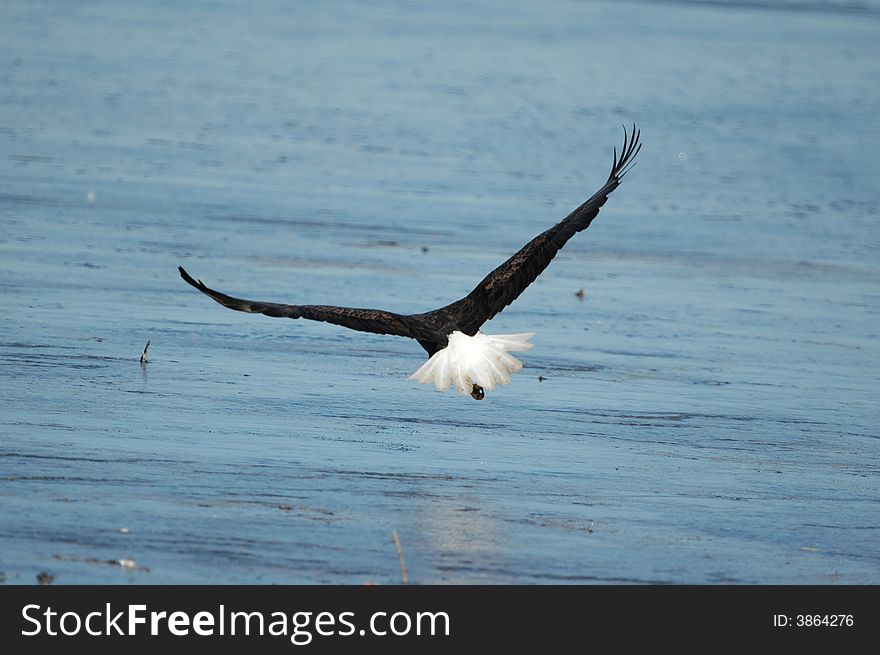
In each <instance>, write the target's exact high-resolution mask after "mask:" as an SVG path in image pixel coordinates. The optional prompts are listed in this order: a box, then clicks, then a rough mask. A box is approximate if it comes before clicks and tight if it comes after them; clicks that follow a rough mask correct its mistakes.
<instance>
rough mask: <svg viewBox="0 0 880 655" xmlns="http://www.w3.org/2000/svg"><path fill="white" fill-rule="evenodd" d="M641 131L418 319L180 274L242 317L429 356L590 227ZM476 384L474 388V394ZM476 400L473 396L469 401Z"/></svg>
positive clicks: (515, 292) (487, 315) (507, 299)
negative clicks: (479, 273) (383, 342)
mask: <svg viewBox="0 0 880 655" xmlns="http://www.w3.org/2000/svg"><path fill="white" fill-rule="evenodd" d="M639 136H640V132H639V131H638V130H637V129H636V127H635V125H633V131H632V133H631V134H627V133H626V131H624V140H623V149H622V150H621V152H620V157H619V158H618V156H617V150H616V149H615V151H614V162H613V164H612V167H611V174H610V175H609V176H608V180H607V181H606V182H605V184H604V185H603V186H602V188H601V189H599V190H598V191H597V192H596V193H594V194H593V196H592V197H590V199H589V200H587V201H586V202H584V203H583V204H582V205H581V206H580V207H578V208H577V209H575V210H574V211H573V212H571V213H570V214H569V215H568V216H566V217H565V218H564V219H563V220H561V221H560V222H559V223H557V224H556V225H554V226H553V227H551V228H550V229H549V230H547V231H546V232H543V233H541V234H539V235H538V236H537V237H535V238H534V239H532V240H531V241H529V243H527V244H526V245H525V246H524V247H523V248H522V249H521V250H520V251H519V252H517V253H516V254H515V255H513V256H512V257H511V258H510V259H508V260H507V261H506V262H504V263H503V264H501V266H499V267H498V268H496V269H495V270H494V271H492V272H491V273H489V274H488V275H487V276H486V277H485V278H484V279H483V280H482V281H481V282H480V283H479V284H478V285H477V286H476V287H475V288H474V290H473V291H471V292H470V293H469V294H468V295H467V296H465V297H464V298H462V299H461V300H457V301H455V302H454V303H452V304H450V305H447V306H445V307H441V308H440V309H435V310H433V311H429V312H425V313H423V314H408V315H405V314H395V313H393V312H387V311H384V310H381V309H356V308H352V307H334V306H329V305H285V304H281V303H272V302H261V301H256V300H245V299H242V298H234V297H232V296H227V295H226V294H224V293H220V292H219V291H215V290H213V289H210V288H209V287H207V286H206V285H205V284H204V283H203V282H202V281H201V280H198V281H197V280H195V279H193V278H192V277H191V276H190V275H189V274H188V273H187V272H186V271H185V270H184V269H183V267H179V270H180V275H181V276H182V277H183V279H184V280H186V281H187V282H188V283H189V284H191V285H192V286H194V287H195V288H196V289H198V290H199V291H201V292H202V293H204V294H207V295H209V296H211V298H213V299H214V300H216V301H217V302H218V303H220V304H221V305H224V306H225V307H229V308H230V309H235V310H237V311H242V312H251V313H258V314H265V315H266V316H275V317H284V318H305V319H309V320H313V321H325V322H327V323H333V324H335V325H341V326H343V327H347V328H351V329H353V330H359V331H361V332H374V333H378V334H391V335H395V336H401V337H409V338H411V339H415V340H416V341H418V342H419V344H421V346H422V347H423V348H424V349H425V350H426V351H427V353H428V356H429V357H430V356H432V355H434V354H435V353H437V352H439V351H441V350H443V349H444V348H446V346H447V343H448V337H449V335H450V334H452V333H453V332H456V331H458V332H462V333H464V334H466V335H468V336H473V335H475V334H476V333H477V331H478V330H479V328H480V326H481V325H483V323H485V322H486V321H488V320H489V319H491V318H492V317H494V316H495V315H496V314H498V313H499V312H500V311H501V310H503V309H504V308H505V307H507V305H509V304H510V303H512V302H513V301H514V300H515V299H516V298H517V297H518V296H519V295H520V294H521V293H522V292H523V291H524V290H525V289H526V287H528V286H529V285H530V284H531V283H532V282H534V280H535V279H536V278H537V277H538V275H540V274H541V272H542V271H543V270H544V269H545V268H547V266H548V264H550V261H551V260H552V259H553V257H554V256H555V255H556V253H557V252H559V250H560V248H562V247H563V246H564V245H565V244H566V242H567V241H568V240H569V239H570V238H571V237H572V236H574V235H575V234H576V233H577V232H580V231H582V230H585V229H586V228H587V227H589V226H590V223H592V221H593V219H594V218H596V216H597V215H598V213H599V210H600V209H601V208H602V206H603V205H604V204H605V202H606V201H607V200H608V196H609V195H610V194H611V192H612V191H614V189H616V188H617V187H618V185H619V184H620V180H621V179H622V178H623V176H624V175H625V174H626V172H627V171H628V170H629V168H630V167H631V166H632V164H633V163H634V161H633V160H634V157H635V156H636V154H638V152H639V150H640V149H641V145H640V143H639ZM478 386H479V385H476V384H475V385H474V387H475V389H476V388H477V387H478ZM480 394H481V395H480V397H482V391H480ZM474 397H477V396H474Z"/></svg>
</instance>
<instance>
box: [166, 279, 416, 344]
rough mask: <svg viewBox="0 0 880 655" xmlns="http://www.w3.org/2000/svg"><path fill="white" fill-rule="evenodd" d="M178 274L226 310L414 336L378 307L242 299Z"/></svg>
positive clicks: (398, 318)
mask: <svg viewBox="0 0 880 655" xmlns="http://www.w3.org/2000/svg"><path fill="white" fill-rule="evenodd" d="M178 270H179V271H180V276H181V277H182V278H183V279H184V280H186V281H187V282H188V283H189V284H191V285H192V286H194V287H195V288H196V289H198V290H199V291H201V292H202V293H204V294H206V295H208V296H211V298H213V299H214V300H216V301H217V302H218V303H220V304H221V305H223V306H224V307H229V309H235V310H237V311H240V312H250V313H253V314H265V315H266V316H277V317H282V318H307V319H310V320H312V321H324V322H326V323H334V324H335V325H341V326H343V327H347V328H351V329H352V330H360V331H361V332H375V333H377V334H393V335H396V336H401V337H411V338H416V337H415V336H414V335H413V334H411V332H410V327H409V325H408V324H407V321H406V318H405V317H404V316H401V315H400V314H393V313H392V312H385V311H382V310H381V309H355V308H353V307H332V306H325V305H283V304H280V303H273V302H260V301H257V300H244V299H243V298H233V297H232V296H227V295H226V294H225V293H220V292H219V291H214V289H211V288H209V287H207V286H205V284H204V283H203V282H202V281H201V280H194V279H193V278H192V277H191V276H190V274H189V273H187V272H186V271H185V270H184V269H183V267H182V266H178Z"/></svg>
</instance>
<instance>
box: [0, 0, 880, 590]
mask: <svg viewBox="0 0 880 655" xmlns="http://www.w3.org/2000/svg"><path fill="white" fill-rule="evenodd" d="M878 31H880V12H878V10H877V8H876V6H875V5H871V4H860V3H837V4H827V3H820V4H813V3H793V2H783V3H755V4H754V6H750V7H747V8H743V7H741V6H727V5H724V4H720V3H718V4H714V3H688V2H684V3H667V2H662V3H661V2H647V3H637V2H633V3H626V4H621V3H600V2H596V3H593V2H554V3H550V4H541V6H540V7H539V6H538V5H537V3H523V4H521V5H515V4H513V3H506V2H505V3H497V4H496V3H480V4H479V6H475V5H474V4H473V3H455V2H446V3H442V4H437V3H430V4H428V5H423V4H420V3H383V4H379V3H370V5H369V7H367V6H366V5H365V4H364V3H355V2H352V3H350V4H343V3H334V4H333V5H332V6H330V5H326V4H323V3H322V4H320V5H319V4H308V5H305V6H300V5H293V4H292V3H286V2H277V3H271V2H258V3H249V4H247V5H244V4H238V3H232V2H224V1H219V2H213V3H210V4H208V3H205V4H203V3H166V4H163V3H148V4H144V3H134V2H131V3H91V2H77V3H69V2H62V1H60V0H59V1H57V2H42V3H33V2H29V1H27V2H25V1H22V2H15V1H9V0H7V1H6V2H4V3H3V4H2V7H0V289H2V291H0V313H2V316H3V319H2V330H0V436H2V449H0V454H2V457H0V579H2V580H5V581H6V582H8V583H27V584H29V583H33V582H35V581H36V575H37V574H38V573H40V572H43V571H45V572H48V573H50V574H52V575H55V576H56V578H55V580H56V582H57V583H81V582H102V583H160V582H161V583H168V582H185V583H209V582H210V583H216V582H229V583H249V582H278V583H300V582H334V583H355V584H360V583H363V582H379V583H394V582H397V581H399V579H400V572H399V568H398V561H397V555H396V552H395V548H394V545H393V544H392V541H391V532H392V530H396V531H397V532H398V534H399V535H400V538H401V541H402V543H403V549H404V553H405V556H406V560H407V565H408V567H409V571H410V576H411V578H412V579H413V580H414V581H416V582H419V583H447V582H463V583H488V582H500V583H513V582H525V583H532V582H589V581H597V582H606V581H609V582H630V581H631V582H672V583H682V582H687V583H715V582H736V583H756V582H764V583H856V582H862V583H875V584H876V583H880V539H878V536H880V535H878V530H880V512H878V500H880V488H878V472H880V460H878V445H880V442H878V437H880V434H878V422H880V421H878V418H880V417H878V410H877V388H878V383H880V379H878V378H880V375H878V367H877V364H878V361H880V358H878V356H880V339H878V306H880V267H878V264H877V252H878V250H880V226H878V218H880V217H878V206H880V190H878V185H877V178H876V175H877V170H878V164H880V161H878V155H877V152H878V145H880V139H878V132H880V128H878V123H877V120H876V116H877V115H878V114H880V91H878V89H880V67H878V61H880V39H877V34H878ZM632 121H637V122H638V123H639V125H640V127H641V128H642V131H643V132H642V134H643V141H644V144H645V145H644V148H643V150H642V153H641V155H640V162H639V164H638V166H636V168H635V169H634V170H633V172H632V173H631V175H630V176H628V177H627V178H626V180H625V182H624V184H623V186H622V187H621V188H620V189H619V190H618V191H617V192H616V193H615V195H614V196H613V197H612V198H611V200H610V201H609V203H608V204H607V205H606V207H605V209H604V210H603V212H602V214H601V216H600V218H599V219H598V220H597V221H596V222H595V223H594V225H593V226H592V227H591V228H590V229H589V230H588V231H587V232H585V233H583V234H580V235H578V236H577V237H576V238H575V239H574V240H573V241H572V242H570V243H569V245H568V246H567V247H566V248H565V249H564V250H563V251H562V253H561V254H560V256H559V257H558V258H557V259H556V260H555V261H554V263H553V264H552V265H551V267H550V268H549V269H548V271H547V272H546V273H545V274H544V275H543V276H542V277H541V278H540V279H539V280H538V282H537V283H536V284H534V285H533V286H532V287H531V288H530V289H529V290H528V291H527V292H526V293H525V294H524V295H523V296H522V297H521V298H520V299H519V300H518V301H517V302H516V303H515V304H514V305H513V306H512V307H510V308H508V309H507V310H506V311H505V312H504V313H502V314H501V315H499V316H498V317H497V318H496V319H494V320H493V321H492V322H491V323H490V324H489V325H488V326H487V328H486V329H487V330H489V331H493V332H496V333H498V332H501V333H503V332H525V331H536V332H537V336H536V337H535V339H534V342H535V344H536V347H535V348H534V349H533V350H532V351H531V352H529V353H526V354H524V356H523V358H522V359H523V361H524V362H525V366H526V368H525V369H524V370H523V371H522V372H520V373H518V374H517V375H515V376H514V379H513V382H512V383H511V384H510V385H508V386H507V387H504V388H501V389H499V390H496V391H495V392H492V393H490V394H488V395H487V399H486V400H485V401H483V402H481V403H477V402H474V401H472V400H471V399H470V398H461V397H459V396H456V395H455V394H454V393H447V394H441V393H439V392H436V391H434V390H432V389H430V388H427V387H423V386H420V385H417V384H416V383H414V382H411V381H407V380H406V377H407V375H409V374H410V373H411V372H412V371H414V370H415V369H416V368H417V367H418V366H419V365H420V363H421V362H422V361H423V357H424V353H423V351H422V350H421V348H420V347H419V346H418V344H416V343H415V342H414V341H409V340H404V339H399V338H393V337H382V336H378V335H368V334H359V333H354V332H349V331H347V330H343V329H341V328H337V327H333V326H328V325H324V324H319V323H310V322H306V321H295V322H294V321H282V320H278V319H268V318H266V317H262V316H248V315H244V314H239V313H235V312H231V311H228V310H226V309H223V308H222V307H220V306H219V305H216V304H214V303H212V302H211V301H210V300H208V299H207V298H205V297H203V296H201V295H199V294H198V293H197V292H195V291H194V290H193V289H191V288H189V287H187V286H186V285H184V284H183V283H182V281H181V280H180V279H179V277H178V276H177V272H176V267H177V265H178V264H184V265H185V266H186V267H187V268H188V269H189V270H190V272H192V273H193V274H194V275H196V276H198V277H201V278H203V279H204V280H205V281H206V282H208V283H209V284H212V285H214V286H216V287H217V288H220V289H222V290H225V291H229V292H232V293H238V294H241V295H244V296H248V297H256V298H260V299H265V300H279V301H287V302H297V303H312V304H324V303H326V304H342V305H353V306H366V307H380V308H386V309H390V310H394V311H399V312H406V313H409V312H418V311H425V310H428V309H432V308H434V307H437V306H440V305H442V304H446V303H448V302H450V301H451V300H454V299H456V298H459V297H461V296H463V295H464V294H465V293H467V292H468V291H469V290H470V289H471V288H472V286H473V285H474V284H475V283H476V282H477V281H478V280H479V279H480V278H481V277H482V276H483V275H484V274H485V273H486V272H488V271H489V270H491V269H492V268H493V267H494V266H496V265H497V264H498V263H500V262H501V261H502V260H503V259H505V258H506V257H507V256H508V255H510V254H511V253H512V252H514V251H515V250H516V249H518V248H519V247H520V246H521V245H522V244H523V243H525V242H526V241H527V240H529V239H530V238H531V237H533V236H534V235H535V234H537V233H538V232H540V231H542V230H544V229H545V228H546V227H548V226H549V225H551V224H552V223H553V222H555V221H556V220H557V219H558V218H560V217H561V216H563V215H565V214H566V213H567V212H568V211H569V210H570V209H571V208H572V207H574V206H576V205H577V204H579V203H580V202H581V201H582V200H583V199H584V198H585V197H587V196H589V195H590V194H592V192H593V191H594V190H595V189H596V188H597V187H598V186H599V185H601V183H602V182H603V181H604V179H605V176H606V175H607V170H608V167H609V166H610V163H611V147H612V146H613V145H617V144H618V143H619V141H620V139H621V136H622V134H621V127H620V125H621V123H624V122H627V123H629V122H632ZM425 249H427V251H425ZM581 288H583V289H584V290H585V297H584V299H583V300H579V299H578V298H577V297H576V296H575V292H576V291H578V290H579V289H581ZM148 339H149V340H151V343H152V345H151V347H150V351H149V354H150V362H149V364H148V365H147V366H146V367H145V368H142V367H141V366H140V365H139V363H138V357H139V355H140V352H141V350H142V348H143V346H144V343H145V342H146V341H147V340H148ZM539 376H542V377H544V378H546V380H544V381H539ZM120 560H130V561H129V562H126V563H127V566H120V565H119V564H118V562H119V561H120Z"/></svg>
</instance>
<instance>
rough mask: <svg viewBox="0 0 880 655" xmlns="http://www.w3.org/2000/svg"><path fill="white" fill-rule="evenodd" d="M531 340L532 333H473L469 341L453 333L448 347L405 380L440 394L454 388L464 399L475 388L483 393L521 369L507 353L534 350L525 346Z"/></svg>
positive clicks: (432, 356)
mask: <svg viewBox="0 0 880 655" xmlns="http://www.w3.org/2000/svg"><path fill="white" fill-rule="evenodd" d="M533 336H535V333H534V332H529V333H527V334H483V333H482V332H477V333H476V334H475V335H474V336H472V337H469V336H468V335H466V334H464V333H463V332H459V331H457V330H456V331H455V332H453V333H452V334H450V335H449V345H448V346H446V347H445V348H444V349H443V350H439V351H437V352H436V353H434V354H433V355H431V358H430V359H429V360H428V361H427V362H425V363H424V364H422V366H421V368H419V370H418V371H416V372H415V373H413V374H412V375H410V376H409V379H410V380H418V381H419V382H421V383H422V384H429V383H431V382H433V383H434V386H435V387H437V388H438V389H441V390H444V391H445V390H446V389H448V388H449V387H451V386H452V385H455V388H456V389H457V390H458V393H460V394H462V395H465V396H466V395H469V394H470V393H471V390H472V389H473V385H475V384H478V385H480V386H481V387H483V388H484V389H486V390H491V389H494V388H495V385H497V384H507V383H508V382H510V374H511V373H515V372H516V371H518V370H519V369H521V368H522V362H520V361H519V360H518V359H517V358H516V357H514V356H513V355H510V354H509V353H511V352H525V351H526V350H529V349H530V348H531V347H532V346H534V344H532V343H529V339H531V338H532V337H533Z"/></svg>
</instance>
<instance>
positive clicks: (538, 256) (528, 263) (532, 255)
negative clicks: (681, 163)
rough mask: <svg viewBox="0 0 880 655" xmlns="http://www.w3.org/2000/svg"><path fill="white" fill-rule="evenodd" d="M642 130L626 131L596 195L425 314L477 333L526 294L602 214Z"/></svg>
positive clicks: (630, 163)
mask: <svg viewBox="0 0 880 655" xmlns="http://www.w3.org/2000/svg"><path fill="white" fill-rule="evenodd" d="M639 135H640V131H639V130H637V129H636V126H635V125H633V129H632V133H631V134H627V132H626V129H624V132H623V149H622V150H621V151H620V158H619V159H618V157H617V148H615V149H614V162H613V164H612V166H611V174H610V175H609V176H608V181H607V182H605V185H604V186H603V187H602V188H601V189H599V190H598V191H597V192H596V193H595V194H593V196H592V197H591V198H590V199H589V200H587V201H586V202H585V203H583V204H582V205H581V206H580V207H578V208H577V209H575V210H574V211H573V212H571V214H569V215H568V216H567V217H565V218H564V219H563V220H561V221H560V222H559V223H557V224H556V225H554V226H553V227H551V228H550V229H549V230H547V231H546V232H544V233H542V234H539V235H538V236H537V237H535V238H534V239H532V240H531V241H529V242H528V243H527V244H526V245H525V246H524V247H523V248H522V249H521V250H520V251H519V252H518V253H516V254H515V255H514V256H513V257H511V258H510V259H508V260H507V261H506V262H504V263H503V264H501V266H499V267H498V268H496V269H495V270H494V271H492V272H491V273H489V275H487V276H486V277H485V278H484V279H483V280H482V281H481V282H480V283H479V284H478V285H477V286H476V288H475V289H474V290H473V291H471V292H470V294H468V295H467V296H466V297H464V298H462V299H461V300H459V301H457V302H454V303H452V304H451V305H448V306H446V307H443V308H441V309H438V310H435V311H434V312H428V313H427V314H424V315H422V316H424V317H425V318H426V319H429V318H433V319H434V320H435V321H437V322H440V323H446V324H447V325H448V324H450V323H454V324H455V326H456V329H459V330H461V331H462V332H464V333H466V334H471V335H472V334H474V333H475V332H476V331H477V330H478V329H479V328H480V326H481V325H482V324H483V323H485V322H486V321H488V320H489V319H490V318H492V317H493V316H495V315H496V314H497V313H498V312H500V311H501V310H502V309H504V308H505V307H507V306H508V305H509V304H510V303H512V302H513V301H514V300H516V298H517V297H518V296H519V295H520V294H521V293H522V292H523V291H525V289H526V287H528V286H529V285H530V284H531V283H532V282H534V281H535V279H536V278H537V277H538V276H539V275H540V274H541V272H542V271H543V270H544V269H545V268H547V266H548V264H550V261H551V260H552V259H553V257H554V256H555V255H556V253H557V252H559V249H560V248H562V246H564V245H565V244H566V242H567V241H568V240H569V239H570V238H571V237H572V236H574V234H575V233H577V232H580V231H581V230H585V229H586V228H587V227H589V225H590V223H592V221H593V219H594V218H596V216H597V215H598V213H599V209H601V207H602V205H604V204H605V201H606V200H608V196H609V194H610V193H611V192H612V191H614V189H616V188H617V186H618V185H619V184H620V180H621V178H623V176H624V175H626V173H627V171H629V169H630V168H631V167H632V166H633V164H634V161H633V160H634V158H635V156H636V155H637V154H638V152H639V150H640V149H641V147H642V146H641V144H640V143H639Z"/></svg>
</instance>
